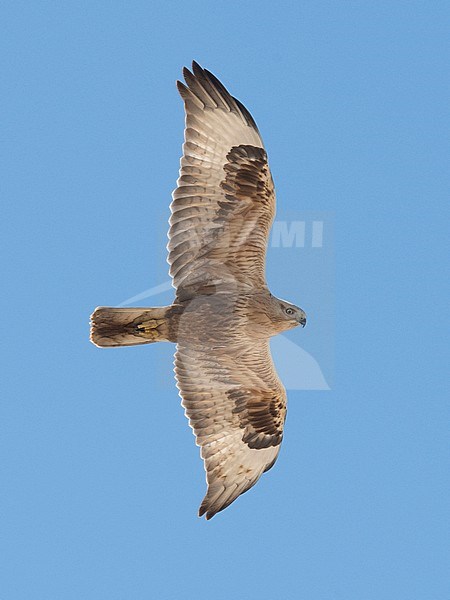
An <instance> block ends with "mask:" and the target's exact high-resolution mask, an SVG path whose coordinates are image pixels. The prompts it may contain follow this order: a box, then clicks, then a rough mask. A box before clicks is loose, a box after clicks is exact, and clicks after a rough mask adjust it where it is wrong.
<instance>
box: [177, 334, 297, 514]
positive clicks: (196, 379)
mask: <svg viewBox="0 0 450 600" xmlns="http://www.w3.org/2000/svg"><path fill="white" fill-rule="evenodd" d="M175 375H176V379H177V386H178V389H179V390H180V395H181V397H182V404H183V406H184V407H185V412H186V416H187V417H188V418H189V423H190V425H191V427H192V428H193V430H194V433H195V436H196V441H197V445H199V446H200V447H201V456H202V458H203V460H204V464H205V470H206V481H207V484H208V489H207V493H206V496H205V498H204V499H203V502H202V504H201V506H200V510H199V515H200V516H202V515H203V514H206V518H207V519H210V518H211V517H213V516H214V515H215V514H216V513H217V512H219V511H221V510H223V509H224V508H226V507H227V506H229V505H230V504H231V503H232V502H233V501H234V500H236V498H237V497H238V496H240V494H243V493H244V492H246V491H247V490H248V489H250V488H251V487H252V486H253V485H254V484H255V483H256V482H257V481H258V479H259V478H260V477H261V475H262V474H263V473H264V472H265V471H267V470H269V469H270V468H271V467H272V466H273V464H274V463H275V460H276V458H277V455H278V452H279V449H280V444H281V440H282V437H283V426H284V420H285V416H286V392H285V389H284V387H283V385H282V384H281V382H280V380H279V379H278V376H277V374H276V371H275V368H274V366H273V363H272V358H271V356H270V349H269V342H268V340H267V341H263V340H250V339H246V340H243V341H242V342H240V344H239V345H235V346H233V345H227V346H226V347H222V348H213V349H211V347H210V346H208V347H207V346H206V345H205V346H203V345H192V344H189V345H182V344H178V346H177V352H176V354H175Z"/></svg>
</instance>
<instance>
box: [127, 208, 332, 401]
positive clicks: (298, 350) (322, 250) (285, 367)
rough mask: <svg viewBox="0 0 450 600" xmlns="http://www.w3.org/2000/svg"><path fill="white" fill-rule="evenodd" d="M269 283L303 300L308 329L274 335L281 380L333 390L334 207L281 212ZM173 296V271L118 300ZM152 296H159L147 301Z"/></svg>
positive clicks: (289, 385)
mask: <svg viewBox="0 0 450 600" xmlns="http://www.w3.org/2000/svg"><path fill="white" fill-rule="evenodd" d="M266 274H267V283H268V286H269V289H270V290H271V291H272V293H273V294H274V295H276V296H278V297H282V298H285V299H286V300H288V301H289V302H292V303H293V304H296V305H298V306H300V307H301V308H302V309H304V310H305V312H306V315H307V326H306V327H305V329H302V328H296V329H294V330H292V331H289V332H286V333H283V334H279V335H276V336H274V337H273V338H271V342H270V346H271V352H272V356H273V360H274V363H275V365H276V369H277V372H278V374H279V376H280V379H281V381H282V382H283V384H284V386H285V387H286V389H288V390H329V389H331V387H332V381H333V351H334V349H333V320H334V319H333V313H334V232H333V218H332V215H331V214H330V213H318V212H302V213H296V214H295V215H287V214H285V215H279V216H278V218H277V219H276V221H275V222H274V223H273V226H272V230H271V234H270V239H269V248H268V252H267V269H266ZM173 297H174V289H173V287H172V284H171V280H170V279H169V277H168V278H167V280H166V281H163V282H161V283H160V284H158V285H155V286H153V287H151V288H148V289H146V290H144V291H142V292H140V293H138V294H135V295H134V296H132V297H130V298H127V299H126V300H124V301H123V302H122V303H121V304H120V305H119V306H121V307H124V306H133V305H135V304H136V305H143V304H146V305H147V306H150V305H153V306H157V305H168V304H170V303H171V302H172V300H173ZM149 298H155V300H156V299H158V300H157V301H152V302H145V303H143V301H144V300H147V299H149Z"/></svg>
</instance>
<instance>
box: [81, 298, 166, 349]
mask: <svg viewBox="0 0 450 600" xmlns="http://www.w3.org/2000/svg"><path fill="white" fill-rule="evenodd" d="M168 308H169V307H167V306H160V307H157V308H110V307H108V306H99V307H98V308H96V309H95V311H94V312H93V313H92V315H91V336H90V338H91V342H92V343H93V344H95V345H96V346H99V347H101V348H108V347H114V346H136V345H138V344H151V343H153V342H164V341H167V336H168V322H167V319H166V312H167V309H168Z"/></svg>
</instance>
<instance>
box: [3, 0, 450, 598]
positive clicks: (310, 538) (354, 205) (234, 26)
mask: <svg viewBox="0 0 450 600" xmlns="http://www.w3.org/2000/svg"><path fill="white" fill-rule="evenodd" d="M449 13H450V10H449V5H448V3H447V2H439V1H437V2H428V3H427V2H415V1H408V2H406V1H398V2H393V1H388V2H385V1H381V2H363V1H355V2H335V1H333V2H331V1H329V2H326V1H321V0H318V1H312V0H311V1H307V2H305V1H303V2H285V1H280V2H266V1H262V2H261V1H259V2H253V1H249V2H246V1H243V2H234V1H229V2H199V1H195V0H193V1H192V2H146V1H134V0H130V1H127V2H119V1H110V2H106V1H101V0H95V1H93V2H83V1H80V2H72V1H65V2H50V1H48V2H45V1H36V2H21V1H19V0H17V1H15V2H4V3H3V5H2V16H1V23H2V25H1V27H2V30H3V31H2V33H1V36H0V45H1V52H0V61H1V62H2V66H1V70H2V78H1V79H2V88H3V89H2V93H1V98H2V99H1V107H2V108H1V125H0V127H1V130H2V134H1V141H2V154H3V157H2V161H1V163H2V176H1V182H0V186H1V190H2V193H1V196H2V215H3V216H2V220H1V229H2V231H1V235H0V240H1V244H2V246H3V249H2V254H1V256H2V259H3V262H4V263H5V265H4V267H3V269H2V283H3V285H2V290H3V293H2V298H1V301H2V315H3V318H2V345H1V347H2V364H3V368H4V370H3V375H2V378H1V387H2V391H1V405H0V410H1V416H0V418H1V425H0V426H1V429H2V433H1V438H0V451H1V457H2V459H1V467H0V469H1V472H2V475H1V477H2V484H1V488H2V492H1V500H0V502H1V505H2V506H1V510H0V513H1V521H2V525H1V530H2V531H1V534H0V544H1V545H2V546H4V547H3V549H2V553H1V555H2V559H1V561H0V570H1V571H2V573H1V574H0V598H1V599H2V600H30V599H31V600H61V599H63V600H81V599H82V600H128V599H130V600H148V599H153V598H158V599H160V600H169V599H170V600H172V599H174V600H175V599H179V598H183V599H190V598H192V599H194V598H195V599H198V600H206V599H210V598H214V599H217V600H224V599H227V600H228V599H230V598H248V599H249V600H256V599H257V600H265V599H272V598H281V599H288V600H289V599H291V598H292V599H302V600H303V599H304V600H391V599H392V600H448V598H449V589H448V587H447V586H446V581H445V579H446V578H445V569H444V567H445V565H446V563H447V556H448V554H447V549H446V546H447V544H446V537H447V535H448V531H446V529H445V527H444V525H445V522H446V519H445V517H446V516H447V517H448V511H447V510H446V504H445V496H446V495H447V494H448V485H446V481H445V472H446V470H447V469H448V452H447V447H446V443H445V434H446V429H447V427H448V408H447V405H446V397H445V392H446V383H445V365H446V362H445V360H444V359H445V357H446V355H447V356H448V351H447V346H446V340H445V336H444V329H445V326H446V325H447V322H448V305H447V302H446V301H445V295H444V289H443V288H444V276H443V272H444V271H443V264H442V260H443V256H444V250H445V231H444V229H445V222H446V219H448V204H447V202H448V189H449V186H448V183H449V182H448V177H447V175H448V148H447V147H446V144H445V141H446V124H445V122H444V121H445V119H446V118H447V116H448V96H446V94H445V92H446V90H445V87H446V84H447V83H448V79H449V78H448V71H447V69H448V55H447V50H448V44H447V41H446V40H448V17H449ZM193 58H194V59H196V60H197V61H198V62H200V63H201V64H202V65H204V66H205V67H207V68H208V69H210V70H211V71H213V72H214V73H215V74H216V75H217V76H218V77H219V78H221V79H222V80H223V81H224V83H225V84H226V85H227V86H228V87H229V89H230V91H231V92H232V93H233V94H234V95H236V96H237V97H238V98H239V99H240V100H242V101H243V102H245V104H246V105H247V107H248V108H249V109H250V110H251V112H252V114H253V115H254V117H255V119H256V121H257V122H258V125H259V127H260V129H261V132H262V134H263V137H264V140H265V143H266V146H267V150H268V153H269V158H270V164H271V168H272V171H273V175H274V179H275V183H276V186H277V193H278V206H279V215H280V217H281V220H283V219H284V220H285V221H286V222H291V221H298V222H302V221H303V222H304V223H305V227H306V235H307V236H308V235H310V234H311V231H312V229H311V228H312V221H313V220H316V221H320V220H322V221H323V223H324V230H323V247H322V248H315V250H316V253H315V254H314V253H313V248H312V247H311V243H310V242H308V241H307V242H305V247H301V244H299V247H297V246H296V247H295V248H293V247H291V248H281V247H277V246H276V244H275V245H274V247H271V248H270V251H269V260H268V273H267V276H268V280H269V283H270V286H271V288H272V290H273V291H274V293H276V294H278V295H279V296H281V297H283V298H286V299H289V300H291V301H293V302H295V303H297V304H299V305H300V306H302V307H303V308H304V309H305V310H306V312H307V313H308V316H309V323H308V326H307V327H306V329H305V330H303V331H300V330H295V331H293V332H290V334H289V336H288V337H287V338H284V340H285V345H284V348H281V350H280V349H279V348H278V350H277V356H276V357H275V358H276V360H277V364H278V366H279V369H280V372H282V371H283V368H284V366H285V364H286V363H287V362H288V361H291V362H292V356H291V354H290V349H293V350H292V351H293V352H294V351H296V349H297V350H298V351H299V352H300V354H301V351H304V352H303V354H304V356H305V357H307V358H308V360H309V359H310V357H311V356H313V357H314V360H315V361H316V362H317V364H318V365H319V366H320V370H321V372H322V375H323V376H324V378H325V379H326V381H327V384H329V387H330V388H331V389H330V390H323V389H322V391H320V390H317V389H302V385H297V388H300V389H295V388H296V383H295V382H294V383H293V384H292V385H291V386H290V387H291V388H294V389H290V390H289V411H288V420H287V424H286V433H285V440H284V442H283V448H282V452H281V455H280V458H279V460H278V463H277V464H276V466H275V467H274V468H273V469H272V470H271V471H270V473H268V474H266V475H265V476H264V477H263V478H262V480H261V481H260V482H259V484H258V485H257V486H256V487H255V488H254V489H253V490H251V491H250V492H249V493H248V494H245V495H244V496H243V497H242V498H240V499H238V500H237V501H236V502H235V503H234V504H233V505H232V506H231V507H230V508H228V509H227V510H226V511H225V512H223V513H221V514H219V515H217V516H216V517H215V518H214V519H213V520H211V521H210V522H206V521H204V520H200V519H198V517H197V516H196V513H197V509H198V505H199V503H200V501H201V498H202V496H203V492H204V487H205V483H204V472H203V468H202V464H201V462H200V459H199V453H198V449H197V448H196V446H195V444H194V438H193V436H192V433H191V430H190V429H189V427H188V425H187V422H186V419H185V417H184V414H183V410H182V408H181V406H180V401H179V398H178V396H177V392H176V389H175V385H174V381H173V377H172V351H173V348H172V347H171V346H170V345H169V344H167V345H163V344H160V345H155V346H147V347H140V348H123V349H118V350H109V351H108V350H99V349H97V348H95V347H94V346H93V345H91V344H90V343H89V341H88V317H89V314H90V312H91V311H92V309H93V308H94V307H95V306H97V305H117V304H120V303H121V302H124V301H125V300H126V299H128V298H130V297H132V296H134V295H137V294H139V293H141V292H143V291H145V290H147V289H149V288H151V287H152V286H155V285H160V284H164V282H166V281H167V264H166V262H165V260H166V251H165V244H166V241H167V240H166V231H167V218H168V205H169V202H170V192H171V190H172V189H173V187H174V185H175V181H176V178H177V173H178V165H179V157H180V152H181V143H182V129H183V111H182V104H181V101H180V99H179V97H178V95H177V92H176V89H175V79H176V78H178V77H180V73H181V68H182V66H183V65H186V64H189V63H190V62H191V60H192V59H193ZM305 215H309V216H305ZM323 215H325V217H324V216H323ZM331 223H333V224H334V225H333V226H334V241H333V240H332V239H331V238H330V237H329V235H328V234H329V232H330V231H331ZM308 232H309V233H308ZM311 235H312V234H311ZM325 252H326V253H327V254H326V258H324V257H325V254H324V253H325ZM149 300H151V301H154V303H156V304H160V303H165V302H166V301H170V292H167V291H166V292H164V293H162V294H160V295H158V296H157V297H156V296H155V297H154V298H153V297H152V298H151V299H148V300H144V301H142V302H143V304H145V303H146V302H149ZM150 303H151V302H150ZM300 354H299V356H300ZM305 360H306V359H305ZM297 366H298V369H299V372H300V371H301V369H302V368H303V369H304V365H303V363H302V364H301V361H299V362H298V364H297ZM293 371H294V375H295V374H296V367H295V364H294V369H293V370H292V369H291V370H290V373H285V376H286V377H287V378H288V377H290V376H291V375H292V373H293ZM283 372H284V371H283ZM294 379H295V378H294ZM307 387H308V386H307V385H305V386H303V388H307ZM312 387H314V386H312ZM447 394H448V388H447Z"/></svg>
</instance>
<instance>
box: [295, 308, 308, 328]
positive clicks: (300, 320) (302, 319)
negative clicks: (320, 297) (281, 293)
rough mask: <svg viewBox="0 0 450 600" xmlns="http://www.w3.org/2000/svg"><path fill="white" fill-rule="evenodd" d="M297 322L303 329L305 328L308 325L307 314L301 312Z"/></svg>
mask: <svg viewBox="0 0 450 600" xmlns="http://www.w3.org/2000/svg"><path fill="white" fill-rule="evenodd" d="M297 321H298V324H299V325H301V326H302V327H304V326H305V325H306V313H304V312H303V311H302V310H301V311H300V314H299V315H298V317H297Z"/></svg>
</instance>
